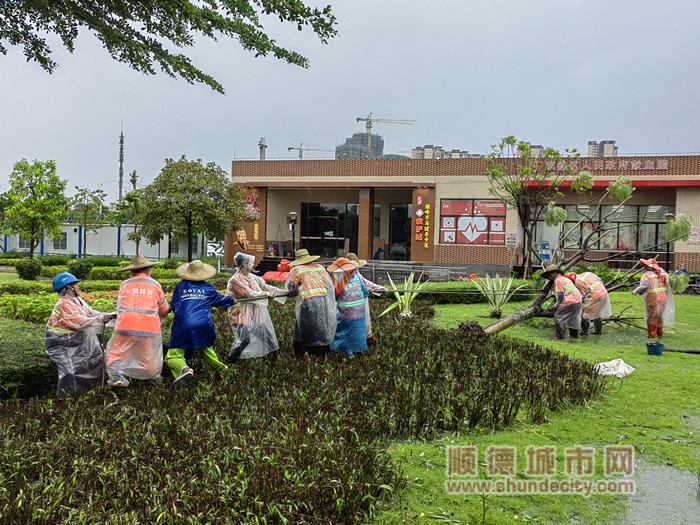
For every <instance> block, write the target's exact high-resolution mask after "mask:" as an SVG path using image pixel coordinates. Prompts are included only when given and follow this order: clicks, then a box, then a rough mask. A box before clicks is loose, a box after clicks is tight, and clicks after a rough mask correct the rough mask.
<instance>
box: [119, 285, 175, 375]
mask: <svg viewBox="0 0 700 525" xmlns="http://www.w3.org/2000/svg"><path fill="white" fill-rule="evenodd" d="M169 311H170V308H169V307H168V303H167V301H166V300H165V296H164V294H163V289H162V288H161V286H160V284H158V283H157V282H156V281H155V280H153V279H151V278H150V277H148V276H147V275H146V274H137V275H136V276H134V277H131V278H130V279H127V280H126V281H124V282H123V283H122V285H121V287H120V289H119V297H118V299H117V322H116V326H115V328H114V333H113V334H112V337H111V339H110V340H109V342H108V343H107V375H108V376H109V377H110V379H111V380H114V379H123V378H124V377H125V376H126V377H131V378H134V379H142V380H146V379H154V378H156V377H158V376H159V375H160V372H161V370H162V369H163V337H162V334H161V328H160V327H161V323H162V322H163V319H164V318H165V316H166V315H167V314H168V312H169Z"/></svg>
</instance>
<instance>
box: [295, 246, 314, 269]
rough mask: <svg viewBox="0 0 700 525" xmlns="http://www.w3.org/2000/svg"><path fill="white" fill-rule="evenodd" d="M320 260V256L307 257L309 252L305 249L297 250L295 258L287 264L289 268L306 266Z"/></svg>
mask: <svg viewBox="0 0 700 525" xmlns="http://www.w3.org/2000/svg"><path fill="white" fill-rule="evenodd" d="M320 258H321V256H320V255H309V250H307V249H306V248H302V249H301V250H297V253H296V258H295V259H294V260H293V261H292V262H290V263H289V266H299V265H300V264H308V263H310V262H314V261H315V260H316V259H320Z"/></svg>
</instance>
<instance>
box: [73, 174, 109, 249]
mask: <svg viewBox="0 0 700 525" xmlns="http://www.w3.org/2000/svg"><path fill="white" fill-rule="evenodd" d="M75 189H76V190H78V192H77V193H76V194H75V195H74V196H73V198H72V199H71V200H70V213H71V217H72V219H73V222H75V223H77V224H79V225H80V226H82V228H83V239H82V240H83V254H86V253H87V236H88V233H89V232H96V231H97V230H99V229H100V228H102V226H103V225H104V224H105V220H104V218H103V210H104V207H105V198H106V197H107V194H106V193H105V192H104V191H102V190H91V189H89V188H83V187H81V186H76V187H75Z"/></svg>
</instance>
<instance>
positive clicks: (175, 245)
mask: <svg viewBox="0 0 700 525" xmlns="http://www.w3.org/2000/svg"><path fill="white" fill-rule="evenodd" d="M168 250H170V253H178V254H179V253H180V241H175V240H173V239H170V244H169V245H168Z"/></svg>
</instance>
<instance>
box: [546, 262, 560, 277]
mask: <svg viewBox="0 0 700 525" xmlns="http://www.w3.org/2000/svg"><path fill="white" fill-rule="evenodd" d="M552 272H556V273H558V274H560V275H564V272H562V271H561V270H560V269H559V267H558V266H554V265H553V264H550V265H549V266H547V268H546V269H544V270H543V271H542V277H544V278H545V279H549V275H550V274H551V273H552Z"/></svg>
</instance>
